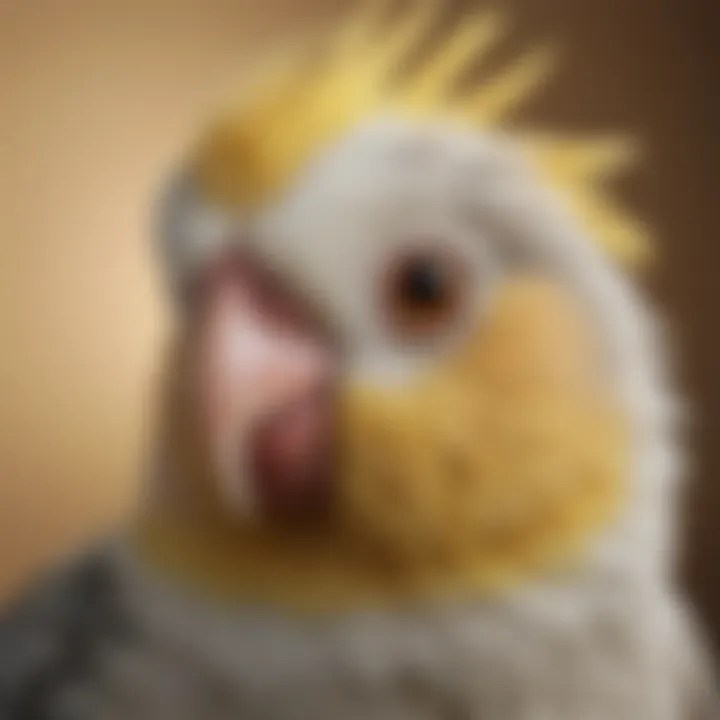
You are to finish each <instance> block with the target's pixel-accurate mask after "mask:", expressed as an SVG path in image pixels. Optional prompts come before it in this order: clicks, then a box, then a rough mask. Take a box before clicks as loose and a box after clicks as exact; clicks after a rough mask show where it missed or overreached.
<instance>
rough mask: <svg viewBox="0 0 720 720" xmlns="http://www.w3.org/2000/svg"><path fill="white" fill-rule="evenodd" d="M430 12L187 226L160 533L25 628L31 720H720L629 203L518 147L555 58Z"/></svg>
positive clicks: (54, 580)
mask: <svg viewBox="0 0 720 720" xmlns="http://www.w3.org/2000/svg"><path fill="white" fill-rule="evenodd" d="M434 17H435V16H433V15H432V12H431V6H427V7H425V6H424V7H423V9H416V11H415V12H414V13H411V14H410V15H407V16H404V17H403V18H400V19H399V20H397V21H393V22H392V23H390V28H391V29H390V30H387V29H386V30H381V29H380V27H381V26H382V24H383V23H382V22H380V21H378V20H377V18H375V19H374V20H373V19H372V18H370V17H369V15H368V16H365V15H363V17H361V18H359V19H358V18H356V19H354V20H353V21H351V22H350V23H349V24H348V25H347V27H344V28H343V29H342V30H341V31H340V32H337V33H335V34H334V35H333V36H332V38H331V39H330V40H329V41H328V42H325V43H323V44H322V46H321V47H320V48H319V49H318V50H317V52H314V51H313V52H307V50H306V49H305V50H303V51H301V52H300V53H299V54H297V55H295V54H291V57H289V58H282V59H281V60H280V61H279V62H277V63H275V64H273V65H271V66H268V67H267V68H266V70H265V71H263V72H261V73H260V74H259V75H258V79H257V82H256V83H255V86H252V85H251V86H250V87H249V88H248V90H247V92H246V93H245V95H244V96H243V99H242V101H241V102H239V103H236V104H233V105H232V106H230V107H229V108H228V109H227V110H226V111H224V112H222V113H221V114H220V117H219V118H218V119H217V120H216V121H215V122H213V123H212V124H211V126H210V128H209V130H208V131H207V132H206V133H204V134H203V135H202V137H201V139H200V141H199V142H198V143H197V145H196V146H195V149H194V151H193V152H192V153H191V155H190V159H189V161H188V163H187V165H185V166H183V168H182V171H181V172H180V173H178V174H177V177H176V178H175V179H174V181H173V182H172V184H171V185H172V186H171V189H170V191H169V192H168V193H167V198H166V201H165V202H164V204H163V219H164V221H163V223H162V238H163V244H162V247H163V248H164V250H165V251H166V253H167V262H168V265H169V267H170V268H171V273H170V275H171V277H172V280H173V288H174V294H175V296H176V298H177V305H178V309H179V312H178V314H177V318H178V320H177V332H176V333H175V336H174V340H173V342H172V343H171V348H170V351H169V360H168V363H167V367H168V371H167V375H166V383H165V386H164V389H163V393H162V413H161V418H162V421H161V423H160V432H159V434H158V443H157V453H156V457H155V462H154V464H153V474H152V477H151V479H150V487H149V490H148V492H147V493H146V494H145V496H144V504H143V507H142V510H141V512H140V513H139V515H138V518H137V520H136V522H135V523H133V524H132V526H131V527H130V528H128V529H126V530H125V531H123V532H122V533H120V534H119V536H118V537H114V538H113V539H112V540H111V541H108V542H107V543H102V544H101V546H99V547H98V548H97V549H96V550H94V551H92V552H90V553H89V554H87V555H84V556H83V557H82V558H81V559H80V560H73V561H72V562H71V563H70V564H69V566H64V567H63V568H61V569H60V570H58V571H57V572H56V573H54V574H52V576H50V577H49V578H48V579H47V580H45V581H44V582H42V583H41V584H40V586H39V587H37V588H36V589H35V590H34V591H32V592H30V593H29V594H28V595H27V596H25V597H24V598H23V599H22V600H20V601H18V603H17V604H16V605H15V607H14V608H13V609H12V610H11V612H10V613H9V614H8V615H7V616H6V618H5V619H4V621H3V624H2V626H1V628H0V717H1V718H3V719H5V718H7V719H20V718H33V719H35V718H53V719H54V718H73V719H75V718H78V719H80V718H88V719H89V720H101V719H102V720H105V719H110V718H124V719H129V718H132V719H133V720H150V719H153V720H158V719H160V720H161V719H163V718H172V720H181V719H182V718H192V719H203V720H211V719H214V718H228V719H229V718H233V719H239V718H243V720H266V719H267V720H272V719H276V720H320V719H322V718H328V719H332V720H353V719H357V720H360V719H362V720H368V719H370V718H372V719H373V720H375V719H377V720H406V719H407V720H409V719H410V718H412V720H460V719H461V718H462V719H463V720H479V719H482V720H544V719H548V720H608V719H610V718H612V720H685V719H686V718H687V719H689V718H707V719H709V718H714V717H720V713H719V712H718V706H717V705H714V702H715V699H714V697H713V688H712V680H711V676H712V672H711V670H710V669H709V666H708V661H707V659H706V657H705V655H704V653H703V652H702V650H701V647H700V645H701V644H700V643H699V642H698V641H697V638H696V636H695V634H694V633H693V631H692V629H691V625H692V622H691V619H690V618H689V615H690V613H689V612H688V610H687V609H686V606H685V603H684V602H683V600H682V598H679V597H678V596H677V593H676V592H675V590H674V589H673V584H672V579H671V570H672V552H673V544H674V543H673V538H672V515H673V513H674V509H675V500H674V491H675V487H676V485H677V479H678V477H679V468H678V465H679V463H678V455H679V453H678V449H677V447H676V445H677V438H676V434H677V433H676V430H675V422H674V419H673V417H674V412H673V408H674V402H673V399H672V394H671V392H670V390H669V387H668V381H667V379H666V378H665V376H664V372H663V368H662V362H661V361H662V355H663V353H662V350H661V348H659V346H658V341H657V339H656V337H655V336H656V333H655V331H654V329H653V323H652V320H651V317H650V313H649V311H648V309H647V308H646V304H645V303H644V302H643V301H642V300H641V299H640V297H639V296H638V294H637V293H636V292H635V290H634V289H633V287H632V283H631V282H630V281H629V280H628V277H629V276H630V273H629V272H628V271H629V270H630V269H632V268H633V267H637V266H639V265H641V264H642V263H644V262H645V260H646V259H647V256H648V252H649V251H648V247H647V243H646V240H645V238H644V236H643V233H642V231H641V229H640V228H639V226H638V225H637V224H636V222H635V221H633V220H632V219H631V218H630V217H628V216H627V215H626V214H624V213H623V212H622V211H621V210H620V209H619V208H618V207H617V206H616V205H614V204H613V203H612V202H611V200H610V199H609V198H608V197H607V196H606V194H605V180H606V179H607V178H609V177H610V176H611V174H612V172H613V171H614V170H616V169H619V168H620V167H621V166H622V165H623V164H624V163H626V161H627V160H628V158H629V153H630V147H629V145H628V143H627V142H626V141H625V140H622V139H617V138H611V139H606V138H605V139H592V140H582V139H576V138H566V137H562V136H558V135H551V134H530V133H523V132H520V131H517V130H513V131H511V130H508V129H503V120H504V119H506V118H507V116H508V113H509V112H510V111H511V110H512V109H513V108H514V107H515V106H516V105H517V104H518V103H519V102H520V101H522V100H524V99H526V98H528V97H530V96H531V95H532V93H533V92H534V90H535V89H536V87H537V86H538V84H539V82H540V81H541V80H542V79H543V78H544V77H545V75H546V73H547V65H546V60H547V58H546V55H545V54H544V53H543V52H540V53H537V54H532V55H530V56H528V57H526V58H523V59H522V60H521V61H520V62H519V63H517V64H516V65H514V66H512V67H511V68H510V69H509V70H507V71H504V72H502V73H500V74H499V75H497V76H495V77H493V78H491V79H489V80H486V81H485V82H482V83H481V84H480V85H479V86H476V87H471V88H469V89H468V88H467V87H466V85H467V83H463V82H462V79H463V76H464V74H465V71H466V70H467V69H468V68H470V67H471V66H472V65H473V64H475V63H476V62H477V61H479V60H480V59H482V57H483V56H484V55H485V54H486V52H487V51H489V49H490V47H491V44H492V43H493V42H494V41H495V40H496V39H497V38H498V36H499V27H498V24H497V18H496V17H495V16H494V15H480V16H478V17H477V18H468V19H465V20H464V21H463V22H462V23H461V24H460V25H459V26H458V27H457V28H456V29H455V30H453V31H452V32H451V33H450V36H449V37H446V38H445V39H444V40H442V41H440V42H439V43H438V46H437V48H436V49H435V50H434V51H433V52H431V53H430V55H429V56H428V57H429V59H426V60H422V59H420V60H415V61H413V60H412V58H413V57H415V55H416V54H417V53H416V50H417V49H418V48H419V47H420V43H421V41H422V40H423V39H424V38H425V37H426V34H427V30H428V28H429V27H430V26H431V25H432V23H433V21H434V20H433V18H434Z"/></svg>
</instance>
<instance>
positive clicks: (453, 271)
mask: <svg viewBox="0 0 720 720" xmlns="http://www.w3.org/2000/svg"><path fill="white" fill-rule="evenodd" d="M464 279H465V278H464V272H463V268H462V264H461V262H460V261H459V259H458V258H456V257H455V256H454V255H453V254H452V253H451V252H448V251H446V250H438V249H433V248H418V249H413V250H411V251H407V252H405V253H402V254H400V255H399V256H397V257H396V258H394V259H393V261H392V262H391V263H390V265H389V268H388V271H387V273H386V277H385V283H384V285H385V287H384V305H385V308H384V309H385V313H386V315H387V318H388V321H389V322H390V324H391V326H392V329H393V331H394V332H396V333H397V334H400V335H403V336H406V337H407V336H410V337H419V336H427V335H429V334H433V333H435V332H439V331H441V330H443V329H444V328H445V327H446V326H447V325H449V324H450V322H451V321H452V320H453V319H454V318H455V316H456V315H457V313H458V311H459V308H460V305H461V304H462V300H463V296H464V287H463V286H464Z"/></svg>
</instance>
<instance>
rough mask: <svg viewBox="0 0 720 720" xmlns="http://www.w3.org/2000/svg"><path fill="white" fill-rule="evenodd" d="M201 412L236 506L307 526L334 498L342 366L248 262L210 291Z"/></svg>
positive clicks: (203, 332) (211, 278)
mask: <svg viewBox="0 0 720 720" xmlns="http://www.w3.org/2000/svg"><path fill="white" fill-rule="evenodd" d="M199 303H200V304H199V308H198V315H197V321H198V322H199V334H198V345H197V351H198V366H197V367H198V370H199V383H198V388H199V396H198V397H199V407H200V412H201V413H202V419H203V427H204V428H205V429H206V431H207V438H208V442H209V446H210V448H211V450H212V453H213V457H214V459H215V463H216V469H217V472H218V477H219V478H220V480H221V488H222V490H223V493H224V495H225V497H226V498H229V499H230V500H231V501H232V502H233V503H234V504H235V505H240V506H243V509H256V508H258V509H260V510H261V511H263V512H267V513H269V514H271V515H282V516H291V517H300V516H306V515H308V514H313V515H314V514H315V512H316V511H317V510H318V509H320V508H322V507H325V506H326V503H327V500H328V496H329V489H330V483H329V478H330V471H331V460H332V458H331V450H332V437H331V435H332V425H333V423H332V400H333V394H334V393H333V387H334V380H335V374H336V369H337V362H336V360H337V357H336V353H335V351H334V349H333V345H332V343H331V341H330V339H329V337H328V333H327V332H326V330H325V329H324V328H323V327H322V326H321V325H320V323H318V322H317V321H316V320H315V319H314V318H313V317H312V316H311V315H310V313H308V312H307V310H306V308H305V305H304V303H302V302H300V301H299V299H298V298H296V297H292V296H291V295H290V294H289V293H288V292H287V291H286V290H284V289H283V287H282V285H281V284H280V283H279V282H278V280H277V279H276V278H273V277H272V276H270V275H269V274H268V273H267V272H266V271H265V270H263V269H262V268H261V267H260V266H259V264H258V263H256V262H255V261H254V260H252V259H251V258H249V257H246V256H239V255H237V254H235V255H229V256H224V257H222V258H220V259H218V260H217V261H216V262H215V263H214V264H213V265H212V266H211V267H210V268H208V270H207V271H206V273H205V275H204V277H203V278H202V279H201V281H200V295H199Z"/></svg>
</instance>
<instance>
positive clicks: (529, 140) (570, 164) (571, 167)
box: [520, 135, 639, 183]
mask: <svg viewBox="0 0 720 720" xmlns="http://www.w3.org/2000/svg"><path fill="white" fill-rule="evenodd" d="M520 142H521V143H522V144H523V145H524V146H525V147H526V148H527V151H528V154H529V155H530V156H531V157H533V158H536V161H537V162H539V163H540V164H541V165H542V166H543V167H544V168H546V171H547V172H548V173H550V174H551V175H553V176H556V177H557V178H558V180H559V181H560V182H562V183H574V182H577V181H584V180H603V179H606V178H610V177H613V176H615V175H617V174H619V173H620V172H622V171H623V170H626V169H627V168H628V167H630V166H631V165H633V164H634V163H635V162H636V161H637V157H638V154H639V148H638V146H637V143H636V142H635V140H634V139H633V138H631V137H628V136H622V135H614V136H609V137H594V138H587V139H585V138H578V139H573V138H567V139H566V138H561V137H555V136H552V135H539V136H533V137H526V138H522V139H521V140H520Z"/></svg>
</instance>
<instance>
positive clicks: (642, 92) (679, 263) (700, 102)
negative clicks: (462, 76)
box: [0, 0, 720, 634]
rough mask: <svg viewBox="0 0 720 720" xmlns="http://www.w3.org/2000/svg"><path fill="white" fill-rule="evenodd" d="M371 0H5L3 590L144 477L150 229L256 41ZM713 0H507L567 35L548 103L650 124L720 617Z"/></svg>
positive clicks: (691, 566)
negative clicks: (161, 195) (167, 189)
mask: <svg viewBox="0 0 720 720" xmlns="http://www.w3.org/2000/svg"><path fill="white" fill-rule="evenodd" d="M354 4H356V3H352V2H348V1H345V2H341V1H340V0H336V1H335V2H331V1H329V0H326V1H325V2H323V1H322V0H295V1H294V2H292V1H291V0H285V1H284V2H283V1H282V0H263V2H257V0H235V1H232V0H194V1H190V0H173V1H172V2H171V1H170V0H122V1H121V0H113V1H111V0H22V1H20V0H16V1H13V0H0V597H1V596H3V595H7V593H9V592H11V590H12V589H13V588H15V587H16V586H17V584H18V583H19V582H21V581H22V580H23V578H25V577H26V576H27V574H28V573H29V572H31V571H32V570H33V569H34V568H36V567H37V566H38V565H39V564H41V563H42V562H43V561H44V560H45V559H46V558H48V557H50V556H52V555H54V554H55V553H57V552H58V551H60V550H65V549H69V548H72V547H74V546H75V544H76V543H78V542H79V541H81V540H83V539H85V538H87V537H89V536H91V535H93V534H94V533H96V532H97V531H99V530H101V529H102V528H104V527H107V526H109V525H110V524H112V523H114V522H116V521H118V520H119V519H120V518H121V517H122V515H123V514H124V513H126V512H127V511H128V510H129V509H130V508H131V507H132V503H133V502H134V499H135V497H136V493H137V488H138V485H139V482H140V480H141V476H142V472H143V466H144V465H143V456H144V448H145V447H147V444H148V437H149V428H150V427H151V419H152V376H153V373H154V371H155V368H156V366H157V362H158V359H159V351H160V348H161V344H162V337H163V332H164V328H165V327H166V316H167V308H166V306H165V298H164V296H163V294H162V287H161V282H160V273H159V272H158V268H157V266H156V265H155V264H154V257H153V255H152V252H151V242H150V235H151V234H150V229H149V227H150V223H149V217H150V208H151V203H152V198H153V193H154V191H155V190H156V188H157V187H158V184H159V182H160V180H161V178H162V176H163V173H164V172H165V171H167V169H168V168H169V167H171V166H172V164H173V162H174V161H175V159H176V158H177V157H178V155H179V153H180V152H181V151H182V149H183V147H184V146H185V144H186V143H187V142H188V140H189V139H191V138H192V136H193V132H194V131H195V130H196V129H197V127H198V126H199V124H200V122H201V120H202V118H203V117H204V116H205V115H206V114H207V111H208V108H209V107H210V106H212V103H213V100H214V99H215V98H217V97H218V95H219V94H220V91H221V89H223V88H226V87H228V86H229V85H230V84H231V82H232V80H233V79H234V78H236V77H240V76H241V75H242V69H243V67H244V66H245V64H246V61H247V58H248V57H250V56H252V55H253V53H254V51H255V50H256V49H257V48H259V47H262V46H263V45H265V44H266V42H267V41H268V40H269V39H270V38H276V37H278V35H279V34H281V33H282V32H285V31H288V30H290V29H293V28H294V29H301V27H302V26H304V25H310V26H312V25H313V24H314V23H315V22H317V21H318V20H324V19H326V18H328V19H329V18H332V17H334V16H336V15H337V14H338V12H339V11H341V9H342V8H343V7H349V6H351V5H354ZM472 4H473V3H471V2H464V3H460V2H454V3H448V5H449V7H450V13H452V12H453V11H460V9H461V8H462V7H468V6H470V5H472ZM496 4H498V3H496ZM714 4H715V3H714V1H713V0H709V1H707V2H704V1H701V0H692V1H689V0H604V2H592V1H591V0H507V2H504V3H502V5H503V6H507V7H509V8H510V9H513V11H514V14H515V16H516V18H517V35H516V36H515V38H514V40H513V41H512V42H511V43H510V44H509V46H508V48H509V49H512V48H517V47H518V42H519V41H521V40H530V39H535V40H544V39H551V40H552V41H554V42H556V43H557V44H558V45H559V46H560V47H561V48H562V52H563V55H562V56H563V59H564V62H563V72H562V73H561V74H560V75H559V76H558V78H557V81H556V82H555V83H554V85H553V86H552V87H551V88H550V89H549V90H548V92H547V93H546V95H545V96H544V98H543V99H542V100H540V101H539V102H538V103H537V104H536V105H535V106H534V107H533V108H532V110H531V111H530V112H528V113H527V117H528V118H529V119H531V120H538V121H541V120H547V121H552V122H553V123H555V124H556V125H559V126H562V127H567V128H570V129H582V128H596V127H598V128H601V129H602V128H605V129H608V128H621V129H627V130H630V131H632V132H635V133H637V134H639V135H641V136H642V137H643V138H644V140H645V146H646V149H647V153H648V157H647V160H646V162H645V164H644V166H643V167H642V169H640V170H639V171H638V172H637V173H636V174H635V175H634V177H633V178H631V180H630V182H628V183H627V184H626V185H625V186H624V187H623V188H622V191H623V193H624V194H625V195H626V196H627V198H628V200H629V201H630V202H632V203H633V204H634V206H635V207H636V208H637V210H638V211H639V212H640V213H641V214H642V215H643V216H644V217H645V218H646V219H647V221H648V222H649V223H650V224H651V225H652V226H653V228H654V229H655V230H656V232H657V235H658V239H657V244H658V246H659V248H660V252H661V257H662V263H663V267H662V269H661V271H660V272H659V273H658V274H656V276H655V277H654V278H653V281H652V288H653V290H654V291H655V292H656V294H657V295H658V296H659V300H660V302H661V303H662V305H663V306H664V308H665V309H666V310H667V312H668V313H669V315H670V317H671V319H672V323H673V327H674V330H675V334H676V336H677V337H678V342H677V343H676V344H677V345H678V346H679V348H680V351H681V356H682V357H681V372H682V374H683V382H684V383H685V386H686V387H687V388H688V393H689V395H690V396H691V397H692V398H693V402H694V404H695V407H696V411H697V412H696V426H695V429H694V432H693V438H692V447H693V450H692V455H693V457H694V458H695V467H694V472H693V475H694V478H695V480H696V485H695V488H696V491H695V493H694V495H693V499H692V503H691V508H690V515H689V521H688V526H689V528H690V533H689V536H690V548H691V552H690V554H689V562H688V563H687V567H688V573H687V575H688V578H689V580H690V583H691V586H692V588H693V590H694V592H695V594H696V596H697V597H698V598H699V600H700V601H701V604H702V607H703V608H704V610H705V612H706V614H707V616H708V617H709V618H712V619H713V621H714V624H715V627H716V629H718V630H719V631H720V542H719V541H718V534H717V532H716V530H715V528H716V527H717V525H718V523H719V522H720V481H718V480H716V478H717V477H718V471H720V443H719V442H718V441H717V439H716V438H717V435H718V432H720V384H718V383H717V381H716V374H717V370H718V369H719V368H720V340H719V339H718V331H717V324H718V323H717V320H716V312H717V303H718V299H719V298H720V293H718V291H717V288H716V275H717V272H718V270H720V267H719V265H720V263H719V262H718V258H720V251H718V248H717V238H716V234H717V226H718V223H717V220H716V214H717V209H716V206H717V195H718V191H719V190H720V182H719V181H718V175H717V169H718V166H720V162H719V161H720V157H719V155H720V153H719V152H718V148H719V147H720V145H719V143H718V140H717V138H716V132H717V127H719V126H720V123H718V112H717V111H718V103H717V100H716V95H717V85H718V74H719V72H718V71H719V68H718V54H717V51H716V50H715V45H716V42H717V30H718V29H719V28H718V22H717V20H715V12H716V11H715V8H714ZM719 634H720V632H719Z"/></svg>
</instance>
